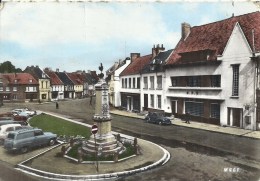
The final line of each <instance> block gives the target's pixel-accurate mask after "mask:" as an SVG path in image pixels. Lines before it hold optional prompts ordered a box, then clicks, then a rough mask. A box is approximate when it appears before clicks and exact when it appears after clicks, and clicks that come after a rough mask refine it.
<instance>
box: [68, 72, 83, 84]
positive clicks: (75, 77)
mask: <svg viewBox="0 0 260 181" xmlns="http://www.w3.org/2000/svg"><path fill="white" fill-rule="evenodd" d="M67 75H68V76H69V78H70V80H72V82H73V83H74V84H75V85H83V81H82V80H81V77H80V75H79V74H77V73H67Z"/></svg>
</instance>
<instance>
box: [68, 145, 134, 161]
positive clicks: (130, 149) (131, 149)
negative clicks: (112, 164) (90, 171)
mask: <svg viewBox="0 0 260 181" xmlns="http://www.w3.org/2000/svg"><path fill="white" fill-rule="evenodd" d="M80 146H81V145H80V144H76V145H74V146H73V147H72V148H71V149H70V151H69V152H68V154H67V155H68V156H70V157H72V158H75V159H77V158H78V148H79V147H80ZM124 146H125V147H126V150H125V151H124V152H123V153H122V154H120V155H119V156H118V158H119V159H122V158H126V157H129V156H132V155H134V154H135V151H134V147H133V145H131V144H129V143H126V144H124ZM83 160H84V161H96V156H95V155H87V156H85V157H83ZM98 160H99V161H114V156H113V155H107V156H100V157H98Z"/></svg>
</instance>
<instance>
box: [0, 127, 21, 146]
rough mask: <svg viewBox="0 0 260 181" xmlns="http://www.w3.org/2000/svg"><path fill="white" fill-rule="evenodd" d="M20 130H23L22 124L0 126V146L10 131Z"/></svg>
mask: <svg viewBox="0 0 260 181" xmlns="http://www.w3.org/2000/svg"><path fill="white" fill-rule="evenodd" d="M19 129H23V126H21V125H20V124H5V125H2V126H0V144H3V143H4V140H5V138H6V137H7V135H8V133H9V132H10V131H15V130H19Z"/></svg>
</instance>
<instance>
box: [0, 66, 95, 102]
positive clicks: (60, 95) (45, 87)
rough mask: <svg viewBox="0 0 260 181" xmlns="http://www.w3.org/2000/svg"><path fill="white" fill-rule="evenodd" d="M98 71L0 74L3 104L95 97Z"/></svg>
mask: <svg viewBox="0 0 260 181" xmlns="http://www.w3.org/2000/svg"><path fill="white" fill-rule="evenodd" d="M97 81H98V77H97V75H96V72H95V71H89V72H87V73H86V72H85V71H77V72H73V73H67V72H59V70H58V69H57V70H56V71H52V70H51V69H49V68H45V69H44V70H42V69H41V68H39V66H27V67H26V69H25V70H24V71H23V73H4V74H0V100H1V102H2V103H3V102H8V101H9V102H10V101H12V102H24V101H40V102H45V101H50V100H52V99H55V100H62V99H66V98H69V99H74V98H82V97H84V96H89V95H93V94H94V85H95V84H96V82H97Z"/></svg>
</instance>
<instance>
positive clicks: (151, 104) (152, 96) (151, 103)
mask: <svg viewBox="0 0 260 181" xmlns="http://www.w3.org/2000/svg"><path fill="white" fill-rule="evenodd" d="M150 106H151V107H154V95H153V94H151V95H150Z"/></svg>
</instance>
